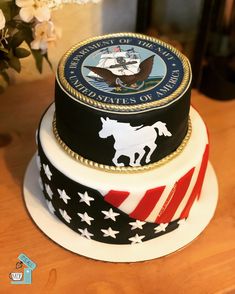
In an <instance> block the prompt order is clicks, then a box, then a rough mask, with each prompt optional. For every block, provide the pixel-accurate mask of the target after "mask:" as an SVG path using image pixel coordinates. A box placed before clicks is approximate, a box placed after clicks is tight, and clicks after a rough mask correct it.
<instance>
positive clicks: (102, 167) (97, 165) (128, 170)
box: [52, 115, 192, 173]
mask: <svg viewBox="0 0 235 294" xmlns="http://www.w3.org/2000/svg"><path fill="white" fill-rule="evenodd" d="M52 129H53V133H54V135H55V138H56V140H57V142H58V144H59V145H60V146H61V147H62V148H63V149H64V151H65V152H66V153H67V154H68V155H69V156H71V157H72V158H73V159H75V160H77V161H78V162H80V163H82V164H84V165H86V166H89V167H91V168H95V169H99V170H103V171H107V172H119V173H123V172H125V173H134V172H140V171H147V170H150V169H153V168H156V167H159V166H161V165H163V164H165V163H167V162H169V161H170V160H172V159H173V158H175V157H176V156H177V155H179V154H180V153H181V152H182V151H183V149H184V147H185V146H186V145H187V142H188V140H189V138H190V136H191V133H192V124H191V120H190V118H189V120H188V131H187V134H186V136H185V137H184V140H183V141H182V142H181V144H180V146H179V147H178V148H177V149H176V150H175V151H174V152H172V153H171V154H169V155H167V156H165V157H164V158H162V159H160V160H159V161H157V162H154V163H151V164H148V165H144V166H136V167H130V166H129V167H127V166H125V167H120V166H110V165H105V164H101V163H97V162H94V161H92V160H89V159H86V158H84V157H82V156H81V155H79V154H77V153H76V152H74V151H73V150H71V149H70V148H69V147H68V146H67V145H66V144H65V142H64V141H62V139H61V138H60V135H59V133H58V131H57V128H56V118H55V115H54V118H53V122H52Z"/></svg>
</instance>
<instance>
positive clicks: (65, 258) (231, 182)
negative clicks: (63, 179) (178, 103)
mask: <svg viewBox="0 0 235 294" xmlns="http://www.w3.org/2000/svg"><path fill="white" fill-rule="evenodd" d="M53 80H54V79H53V77H50V78H47V79H44V80H41V81H36V82H31V83H27V84H21V85H15V86H10V87H9V88H8V89H7V91H6V92H5V93H4V95H2V96H0V102H1V107H0V133H1V134H2V136H1V142H0V144H1V145H2V146H1V148H0V167H1V168H0V195H1V214H0V246H1V247H0V248H1V251H0V256H1V262H0V293H59V294H60V293H88V294H106V293H107V294H113V293H118V294H126V293H127V294H129V293H131V294H132V293H134V294H135V293H141V294H143V293H144V294H145V293H154V294H156V293H190V294H191V293H197V294H199V293H203V294H204V293H226V294H228V293H230V294H232V293H235V155H234V144H235V136H234V135H235V132H234V129H235V100H233V101H229V102H220V101H215V100H211V99H208V98H206V97H205V96H203V95H202V94H200V93H198V92H196V91H193V95H192V96H193V97H192V103H193V105H194V106H195V107H196V108H197V109H198V110H199V112H200V113H201V116H202V117H203V119H204V120H205V122H206V124H207V126H208V129H209V133H210V141H211V153H210V160H211V162H212V164H213V166H214V168H215V171H216V173H217V176H218V181H219V203H218V207H217V210H216V213H215V216H214V218H213V220H212V221H211V223H210V224H209V226H208V227H207V228H206V229H205V231H204V232H203V233H202V234H201V235H200V236H199V237H198V238H197V239H196V240H195V241H193V242H192V243H191V244H190V245H189V246H187V247H186V248H184V249H183V250H181V251H178V252H176V253H174V254H171V255H169V256H166V257H163V258H160V259H156V260H152V261H146V262H140V263H130V264H125V263H121V264H114V263H106V262H100V261H94V260H91V259H87V258H84V257H81V256H79V255H76V254H73V253H71V252H69V251H67V250H65V249H63V248H61V247H60V246H58V245H57V244H55V243H54V242H53V241H51V240H50V239H49V238H47V237H46V236H45V235H44V234H43V233H42V232H41V231H40V230H39V229H38V228H37V226H36V225H35V224H34V222H33V221H32V219H31V218H30V217H29V214H28V212H27V210H26V208H25V205H24V200H23V196H22V181H23V176H24V172H25V169H26V167H27V164H28V162H29V160H30V158H31V157H32V155H33V154H34V152H35V150H36V146H35V142H34V137H35V136H34V134H35V130H36V128H37V124H38V121H39V119H40V116H41V114H42V112H43V111H44V110H45V108H46V107H47V106H48V105H49V103H50V102H51V101H52V100H53V89H54V81H53ZM3 134H5V135H4V136H3ZM21 252H23V253H25V254H27V255H28V256H29V257H30V258H31V259H32V260H33V261H35V262H36V263H37V268H36V270H35V271H34V272H33V283H32V284H31V285H11V284H10V280H9V277H8V275H9V273H10V272H12V271H13V270H14V268H15V264H16V262H17V257H18V255H19V253H21Z"/></svg>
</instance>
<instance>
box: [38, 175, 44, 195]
mask: <svg viewBox="0 0 235 294" xmlns="http://www.w3.org/2000/svg"><path fill="white" fill-rule="evenodd" d="M38 184H39V187H40V188H41V190H42V191H43V183H42V179H41V177H40V176H39V178H38Z"/></svg>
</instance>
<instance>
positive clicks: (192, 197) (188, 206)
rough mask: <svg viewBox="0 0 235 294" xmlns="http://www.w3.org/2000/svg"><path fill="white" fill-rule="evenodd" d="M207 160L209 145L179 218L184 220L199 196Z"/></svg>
mask: <svg viewBox="0 0 235 294" xmlns="http://www.w3.org/2000/svg"><path fill="white" fill-rule="evenodd" d="M208 159H209V145H208V144H207V145H206V148H205V151H204V154H203V158H202V163H201V166H200V170H199V174H198V177H197V181H196V183H195V186H194V188H193V191H192V193H191V195H190V197H189V200H188V202H187V204H186V206H185V208H184V210H183V211H182V213H181V215H180V218H181V219H182V218H186V217H188V215H189V212H190V209H191V207H192V205H193V203H194V201H195V199H196V197H197V196H198V198H199V196H200V193H201V189H202V184H203V180H204V177H205V173H206V168H207V163H208Z"/></svg>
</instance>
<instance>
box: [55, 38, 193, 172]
mask: <svg viewBox="0 0 235 294" xmlns="http://www.w3.org/2000/svg"><path fill="white" fill-rule="evenodd" d="M190 82H191V69H190V65H189V62H188V60H187V58H186V57H185V56H184V55H183V54H181V53H180V52H179V51H177V50H176V49H175V48H173V47H172V46H170V45H168V44H166V43H163V42H162V41H159V40H157V39H154V38H151V37H148V36H144V35H139V34H132V33H120V34H112V35H105V36H101V37H96V38H92V39H89V40H87V41H84V42H81V43H79V44H78V45H76V46H74V47H72V48H71V49H70V50H69V51H68V52H67V53H66V54H65V55H64V56H63V58H62V59H61V61H60V64H59V67H58V71H57V78H56V88H55V103H56V122H55V123H54V131H55V133H56V136H57V139H58V140H59V142H60V143H61V145H63V147H65V149H67V150H69V151H70V154H72V155H73V156H74V157H76V158H77V159H79V160H81V161H83V162H85V163H88V164H90V165H92V166H96V167H105V168H108V169H109V168H111V169H112V170H115V168H117V169H118V170H120V167H135V169H136V168H138V167H142V166H145V165H151V164H153V163H156V162H157V161H159V160H161V159H163V158H164V157H166V156H168V155H169V154H171V153H172V152H174V151H175V150H176V149H177V148H178V147H179V146H180V144H181V143H182V141H183V140H184V138H185V136H186V134H187V131H188V114H189V106H190V89H189V86H190ZM70 149H71V150H70Z"/></svg>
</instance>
